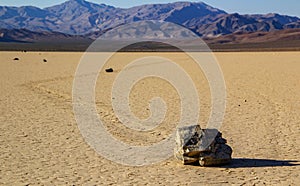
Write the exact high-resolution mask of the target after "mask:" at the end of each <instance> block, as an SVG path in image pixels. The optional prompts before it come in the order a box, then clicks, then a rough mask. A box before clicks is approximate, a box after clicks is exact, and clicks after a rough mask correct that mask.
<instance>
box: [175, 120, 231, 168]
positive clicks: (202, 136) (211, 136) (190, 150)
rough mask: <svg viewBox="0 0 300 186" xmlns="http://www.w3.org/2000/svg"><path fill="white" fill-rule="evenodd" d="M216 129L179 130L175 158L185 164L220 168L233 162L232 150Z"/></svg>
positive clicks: (192, 128)
mask: <svg viewBox="0 0 300 186" xmlns="http://www.w3.org/2000/svg"><path fill="white" fill-rule="evenodd" d="M226 143H227V141H226V139H224V138H222V134H221V133H220V132H219V131H218V130H216V129H201V127H200V126H199V125H192V126H187V127H182V128H178V129H177V136H176V149H175V157H176V159H178V160H181V161H182V162H183V164H185V165H186V164H196V163H199V164H200V165H201V166H218V165H224V164H228V163H230V161H231V159H232V158H231V155H232V149H231V147H230V146H228V145H227V144H226Z"/></svg>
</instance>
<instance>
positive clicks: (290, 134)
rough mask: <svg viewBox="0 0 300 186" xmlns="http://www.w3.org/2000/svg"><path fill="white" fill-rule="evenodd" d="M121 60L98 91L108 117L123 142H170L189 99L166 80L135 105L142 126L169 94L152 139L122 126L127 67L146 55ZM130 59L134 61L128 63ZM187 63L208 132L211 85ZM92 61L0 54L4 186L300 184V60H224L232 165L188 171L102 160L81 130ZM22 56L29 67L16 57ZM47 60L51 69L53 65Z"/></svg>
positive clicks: (284, 55) (297, 55) (135, 97)
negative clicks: (120, 102) (78, 97)
mask: <svg viewBox="0 0 300 186" xmlns="http://www.w3.org/2000/svg"><path fill="white" fill-rule="evenodd" d="M120 55H122V56H115V57H114V58H113V60H111V62H110V63H109V64H108V65H107V66H108V67H113V68H114V69H115V72H114V73H111V74H107V73H105V72H101V73H100V76H99V80H98V81H97V87H96V103H97V109H98V113H99V115H100V117H101V119H103V121H105V125H106V126H107V128H108V130H109V131H110V132H111V133H112V134H113V135H114V136H115V137H116V138H118V139H120V140H123V141H125V142H127V143H131V144H135V145H145V144H152V143H154V142H158V141H160V140H162V139H164V138H165V137H166V136H167V135H168V134H169V133H170V131H171V130H173V129H174V127H176V122H177V121H178V119H179V118H178V115H179V113H180V112H179V108H180V105H179V98H178V94H177V93H176V91H175V89H174V88H172V86H171V85H170V84H168V83H166V82H164V81H162V80H159V79H155V78H149V79H145V80H143V81H141V82H139V84H137V85H136V86H135V87H134V89H133V92H132V94H131V95H130V100H131V102H132V104H131V108H132V111H133V112H134V113H135V114H136V115H137V116H138V117H140V118H147V117H148V116H149V108H148V107H147V106H148V105H147V104H148V100H149V99H150V98H151V97H153V96H157V95H159V96H161V97H163V98H164V99H165V101H166V102H167V105H168V107H169V110H168V113H167V114H166V118H165V120H164V121H163V123H162V126H159V127H158V128H157V129H155V130H154V131H152V132H148V133H140V132H133V131H131V130H129V129H126V127H124V126H122V125H121V124H120V122H119V121H118V119H117V117H116V116H115V114H114V112H113V110H112V106H111V100H110V91H111V85H112V82H113V80H114V78H115V77H116V75H117V74H118V72H120V71H121V70H122V68H123V67H124V65H125V64H126V63H127V62H128V61H130V60H132V59H134V58H136V57H139V56H143V55H149V54H141V53H139V54H135V55H132V54H131V55H128V54H127V55H125V54H120ZM124 55H125V56H124ZM162 55H167V56H171V58H173V59H176V60H178V61H179V62H178V63H179V64H181V65H182V66H183V68H184V69H185V70H186V71H187V72H189V74H191V77H192V79H193V80H194V81H197V82H198V83H197V90H198V92H199V95H200V101H201V109H200V116H201V119H200V125H201V126H202V127H205V123H206V121H207V119H208V116H209V111H210V108H211V106H210V94H209V88H208V85H207V81H206V79H205V78H204V77H203V75H202V74H201V70H199V69H198V70H197V68H195V65H194V64H190V63H184V61H185V60H188V59H187V57H186V56H182V55H181V54H168V53H165V54H162ZM81 56H82V53H62V52H61V53H55V52H27V53H22V52H0V86H1V89H0V101H1V102H0V107H1V109H0V112H1V113H0V131H1V133H0V184H1V185H73V184H74V185H296V184H299V183H300V156H299V152H300V137H299V135H300V86H299V83H300V73H299V71H300V61H299V59H300V52H259V53H255V52H252V53H249V52H248V53H247V52H241V53H216V57H217V59H218V61H219V63H220V66H221V68H222V70H223V73H224V77H225V82H226V87H227V108H226V114H225V118H224V122H223V125H222V127H221V131H222V132H223V136H224V137H225V138H227V139H228V144H229V145H230V146H232V148H233V150H234V153H233V158H234V160H233V162H232V164H231V165H227V166H223V167H214V168H203V167H198V166H183V165H181V164H180V163H179V162H177V161H175V159H174V158H170V159H168V160H167V161H164V162H160V163H157V164H154V165H151V166H144V167H131V166H124V165H120V164H117V163H115V162H112V161H109V160H107V159H105V158H103V157H101V156H100V155H99V154H97V153H96V152H95V151H94V150H93V149H92V148H91V147H90V146H89V145H88V144H87V143H86V142H85V140H84V138H83V137H82V135H81V134H80V131H79V129H78V127H77V123H76V120H75V117H74V113H73V106H72V83H73V78H74V73H75V71H76V67H77V65H78V63H79V60H80V58H81ZM15 57H18V58H19V59H20V60H19V61H14V60H13V59H14V58H15ZM43 59H47V61H48V62H47V63H44V62H43Z"/></svg>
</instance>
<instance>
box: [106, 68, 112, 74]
mask: <svg viewBox="0 0 300 186" xmlns="http://www.w3.org/2000/svg"><path fill="white" fill-rule="evenodd" d="M105 72H107V73H112V72H114V69H112V68H108V69H105Z"/></svg>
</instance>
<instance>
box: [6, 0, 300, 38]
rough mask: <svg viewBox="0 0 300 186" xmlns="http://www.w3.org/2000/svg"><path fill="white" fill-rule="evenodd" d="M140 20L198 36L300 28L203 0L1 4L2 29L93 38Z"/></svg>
mask: <svg viewBox="0 0 300 186" xmlns="http://www.w3.org/2000/svg"><path fill="white" fill-rule="evenodd" d="M140 20H164V21H169V22H173V23H177V24H180V25H182V26H185V27H187V28H189V29H191V30H193V31H194V32H195V33H197V34H198V35H199V36H201V37H217V36H220V35H227V34H233V33H236V32H257V31H259V32H260V31H266V32H269V31H276V30H284V29H289V28H300V19H299V18H297V17H292V16H286V15H279V14H267V15H240V14H237V13H235V14H228V13H226V12H225V11H223V10H220V9H217V8H214V7H211V6H209V5H207V4H205V3H202V2H197V3H194V2H176V3H168V4H149V5H142V6H136V7H132V8H128V9H123V8H115V7H113V6H109V5H105V4H95V3H90V2H87V1H84V0H69V1H67V2H65V3H62V4H59V5H56V6H52V7H48V8H44V9H40V8H37V7H32V6H23V7H5V6H0V27H1V28H3V29H27V30H31V31H34V32H44V31H48V32H61V33H65V34H69V35H70V34H71V35H89V36H91V37H92V38H95V37H96V36H97V35H99V33H103V32H104V31H105V30H107V29H111V28H115V27H116V26H118V25H121V24H126V23H131V22H135V21H140Z"/></svg>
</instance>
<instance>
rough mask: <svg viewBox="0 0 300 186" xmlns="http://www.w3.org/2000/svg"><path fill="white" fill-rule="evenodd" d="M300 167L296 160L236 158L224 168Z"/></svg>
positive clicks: (299, 162)
mask: <svg viewBox="0 0 300 186" xmlns="http://www.w3.org/2000/svg"><path fill="white" fill-rule="evenodd" d="M286 166H300V161H296V160H270V159H251V158H236V159H233V160H232V162H231V163H230V164H229V165H225V166H224V167H225V168H251V167H286Z"/></svg>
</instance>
